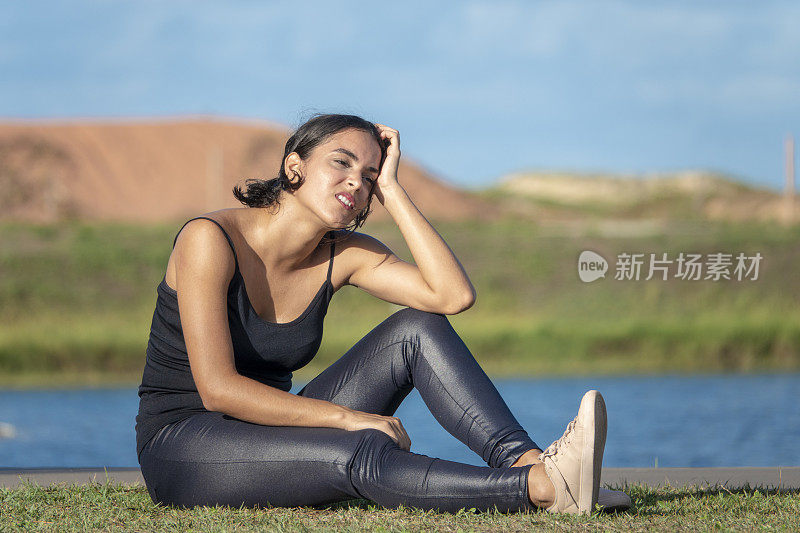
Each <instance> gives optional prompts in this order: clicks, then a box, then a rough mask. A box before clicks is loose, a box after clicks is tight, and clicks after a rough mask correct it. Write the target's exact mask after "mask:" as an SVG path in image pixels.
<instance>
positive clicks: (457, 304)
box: [444, 289, 477, 315]
mask: <svg viewBox="0 0 800 533" xmlns="http://www.w3.org/2000/svg"><path fill="white" fill-rule="evenodd" d="M476 297H477V295H476V294H475V289H471V290H469V291H467V292H466V293H464V294H463V295H462V296H461V297H460V298H451V299H450V300H448V303H447V305H446V306H445V307H446V310H445V311H444V314H445V315H457V314H458V313H461V312H463V311H466V310H467V309H469V308H470V307H472V306H473V305H475V298H476Z"/></svg>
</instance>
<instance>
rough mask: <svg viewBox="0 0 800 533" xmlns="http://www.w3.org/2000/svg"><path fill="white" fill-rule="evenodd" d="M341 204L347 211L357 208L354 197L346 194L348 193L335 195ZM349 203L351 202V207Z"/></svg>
mask: <svg viewBox="0 0 800 533" xmlns="http://www.w3.org/2000/svg"><path fill="white" fill-rule="evenodd" d="M334 196H335V197H336V199H337V200H339V203H340V204H342V206H344V208H345V209H348V210H352V209H354V208H355V205H356V202H355V200H354V199H353V197H352V196H351V195H350V194H348V193H346V192H339V193H336V194H335V195H334ZM347 202H350V205H347Z"/></svg>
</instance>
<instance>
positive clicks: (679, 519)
mask: <svg viewBox="0 0 800 533" xmlns="http://www.w3.org/2000/svg"><path fill="white" fill-rule="evenodd" d="M626 491H627V492H628V493H629V494H630V495H631V497H632V500H633V507H632V509H630V510H628V511H626V512H622V513H595V514H594V515H593V516H589V517H577V516H571V515H550V514H547V513H544V512H537V513H527V514H526V513H511V514H501V513H495V512H486V513H476V512H472V511H470V510H463V511H460V512H458V513H438V512H434V511H420V510H416V509H411V508H400V509H386V508H383V507H381V506H378V505H375V504H372V503H371V502H368V501H366V500H353V501H350V502H344V503H340V504H335V505H332V506H326V507H319V508H312V507H302V508H265V509H249V508H241V509H236V508H230V507H221V506H217V507H198V508H194V509H179V508H172V507H165V506H161V505H155V504H153V502H152V500H151V499H150V496H149V495H148V494H147V491H146V489H145V488H144V487H142V486H127V485H123V484H114V483H97V484H94V485H68V486H61V487H59V486H54V487H39V486H36V485H32V484H25V485H22V486H20V487H19V488H16V489H3V488H0V530H3V531H6V530H9V531H86V530H103V531H176V530H177V531H187V530H192V531H264V530H270V531H309V530H312V531H320V530H324V531H374V530H376V529H378V530H381V531H408V530H410V531H488V530H492V531H530V530H531V529H532V528H537V529H538V528H542V529H548V530H559V531H560V530H579V531H586V530H601V531H618V530H625V531H645V530H647V531H653V530H656V531H705V530H712V529H713V530H718V529H726V530H729V529H733V530H756V529H759V530H760V529H764V530H775V529H780V530H787V531H792V530H797V529H798V528H800V497H799V496H798V493H797V492H789V491H776V490H769V489H761V488H759V489H751V488H743V489H741V490H732V491H731V490H722V491H720V490H700V489H671V488H664V489H649V488H643V487H638V486H634V487H627V488H626Z"/></svg>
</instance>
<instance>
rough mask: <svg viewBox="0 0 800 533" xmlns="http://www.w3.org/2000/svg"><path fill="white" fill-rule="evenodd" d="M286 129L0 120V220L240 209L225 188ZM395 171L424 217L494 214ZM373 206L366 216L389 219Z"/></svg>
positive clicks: (273, 147) (245, 174) (273, 161)
mask: <svg viewBox="0 0 800 533" xmlns="http://www.w3.org/2000/svg"><path fill="white" fill-rule="evenodd" d="M288 135H289V131H288V130H284V129H281V128H280V127H279V126H276V125H273V124H267V123H258V122H245V121H234V120H225V119H212V118H206V117H200V118H172V119H149V120H147V119H144V120H143V119H139V120H124V121H99V120H94V121H86V120H80V121H78V120H75V121H69V122H52V121H11V122H8V121H7V122H5V123H0V208H1V209H0V219H6V220H8V219H14V220H32V221H52V220H59V219H62V218H64V217H76V218H83V219H100V220H127V221H162V220H164V221H172V220H177V219H182V218H187V217H190V216H193V215H197V214H201V213H203V212H207V211H212V210H216V209H222V208H225V207H241V204H240V203H239V202H238V201H237V200H236V199H235V198H234V197H233V194H231V189H232V187H233V186H234V185H235V184H237V183H241V184H242V185H243V183H244V182H243V180H244V179H245V178H250V177H259V178H271V177H274V176H275V175H276V174H277V169H278V167H279V165H280V161H281V157H282V155H283V148H284V144H285V142H286V139H287V138H288ZM398 174H399V179H400V182H401V183H402V184H403V185H404V186H405V188H406V190H407V191H408V192H409V194H410V196H411V198H412V199H413V200H414V202H415V204H416V205H417V206H418V207H419V209H420V211H422V213H423V214H425V215H426V216H427V217H430V218H438V219H461V218H475V217H478V218H483V217H489V218H491V217H493V216H495V215H496V214H497V208H495V207H494V206H493V205H492V204H490V203H488V202H486V201H484V200H481V199H479V198H476V197H475V196H473V195H471V194H469V193H467V192H463V191H460V190H458V189H456V188H455V187H453V186H451V185H449V184H447V183H445V182H443V181H441V180H438V179H436V178H434V177H433V176H431V175H429V174H428V173H426V172H425V171H424V170H423V169H421V168H420V167H418V166H417V165H414V164H413V163H412V162H409V161H408V160H407V159H406V158H405V156H404V160H403V161H401V165H400V171H399V173H398ZM372 205H373V214H372V215H371V216H370V218H371V219H377V218H384V217H388V216H389V215H388V213H387V212H386V210H385V209H384V208H383V207H382V206H381V205H380V203H379V202H377V201H373V204H372Z"/></svg>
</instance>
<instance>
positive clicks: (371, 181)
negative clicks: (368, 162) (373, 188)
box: [364, 178, 375, 185]
mask: <svg viewBox="0 0 800 533" xmlns="http://www.w3.org/2000/svg"><path fill="white" fill-rule="evenodd" d="M364 179H365V180H367V183H369V184H370V185H372V184H373V183H375V180H374V179H372V178H364Z"/></svg>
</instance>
